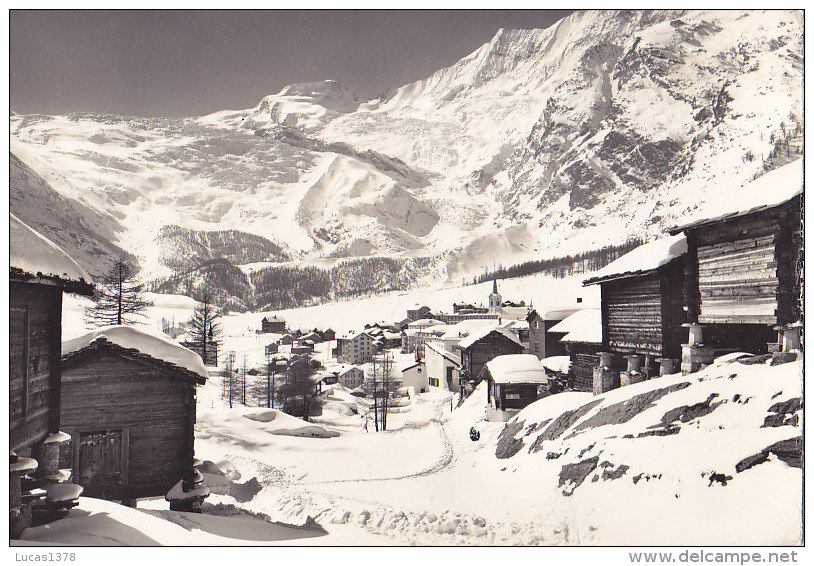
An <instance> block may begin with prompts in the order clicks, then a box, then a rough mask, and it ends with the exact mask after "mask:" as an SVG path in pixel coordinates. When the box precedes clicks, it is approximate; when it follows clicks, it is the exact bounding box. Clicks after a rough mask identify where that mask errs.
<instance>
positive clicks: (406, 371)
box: [401, 362, 429, 393]
mask: <svg viewBox="0 0 814 566" xmlns="http://www.w3.org/2000/svg"><path fill="white" fill-rule="evenodd" d="M401 382H402V384H403V387H412V388H414V389H415V392H416V393H424V392H426V391H427V389H428V388H429V382H428V381H427V368H426V367H425V366H424V363H423V362H415V363H413V364H410V365H408V366H407V367H405V368H402V369H401Z"/></svg>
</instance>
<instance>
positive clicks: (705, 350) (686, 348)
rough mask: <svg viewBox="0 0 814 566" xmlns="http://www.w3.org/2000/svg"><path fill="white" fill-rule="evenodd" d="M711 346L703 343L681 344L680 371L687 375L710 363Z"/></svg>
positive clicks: (711, 355)
mask: <svg viewBox="0 0 814 566" xmlns="http://www.w3.org/2000/svg"><path fill="white" fill-rule="evenodd" d="M712 357H713V351H712V346H705V345H704V344H682V345H681V373H682V375H687V374H690V373H695V372H697V371H698V370H700V369H701V368H703V367H704V366H708V365H709V364H711V363H712Z"/></svg>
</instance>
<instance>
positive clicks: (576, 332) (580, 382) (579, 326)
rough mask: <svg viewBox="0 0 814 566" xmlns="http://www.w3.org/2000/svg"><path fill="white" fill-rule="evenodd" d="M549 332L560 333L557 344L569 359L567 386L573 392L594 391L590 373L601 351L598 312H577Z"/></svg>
mask: <svg viewBox="0 0 814 566" xmlns="http://www.w3.org/2000/svg"><path fill="white" fill-rule="evenodd" d="M551 332H554V333H562V334H563V337H562V339H561V340H560V341H561V342H562V343H563V344H565V349H566V351H567V352H568V356H569V357H570V358H571V366H570V369H569V375H568V377H569V379H568V386H569V387H570V388H571V389H573V390H575V391H593V379H594V373H593V372H594V368H595V367H596V366H598V365H599V351H600V350H601V349H602V312H601V310H600V309H582V310H579V311H577V312H575V313H574V314H572V315H570V316H567V317H566V318H564V319H563V320H562V321H561V322H559V323H558V324H556V325H554V326H552V327H551Z"/></svg>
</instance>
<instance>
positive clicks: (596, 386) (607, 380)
mask: <svg viewBox="0 0 814 566" xmlns="http://www.w3.org/2000/svg"><path fill="white" fill-rule="evenodd" d="M617 387H619V372H616V371H613V370H612V369H610V368H608V367H604V366H600V367H598V368H594V383H593V391H594V395H601V394H602V393H605V392H606V391H610V390H611V389H616V388H617Z"/></svg>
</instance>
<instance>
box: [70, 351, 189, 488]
mask: <svg viewBox="0 0 814 566" xmlns="http://www.w3.org/2000/svg"><path fill="white" fill-rule="evenodd" d="M193 395H194V387H193V386H192V385H190V384H187V383H183V382H181V381H179V380H177V379H173V378H172V376H171V375H170V374H168V373H166V372H159V371H157V370H156V369H155V368H151V367H149V366H146V365H144V364H142V363H139V362H136V361H133V360H127V359H123V358H121V357H119V356H115V355H112V354H110V353H104V352H100V353H98V355H94V356H93V358H92V359H90V360H80V361H76V362H74V363H72V364H70V365H67V366H66V367H64V368H63V374H62V427H63V429H65V430H80V431H86V432H93V431H102V430H112V429H119V428H123V427H129V430H130V445H129V451H130V452H129V470H128V477H129V485H128V486H126V488H125V489H124V491H123V493H124V497H125V498H138V497H151V496H160V495H164V494H166V492H167V491H168V490H169V489H170V487H172V486H173V485H174V484H175V483H176V482H177V481H178V480H179V479H180V478H181V474H182V472H183V471H184V469H186V468H187V467H189V466H190V465H191V463H192V462H191V460H190V459H191V445H192V444H191V443H192V442H194V438H191V437H192V434H193V430H192V425H191V423H194V418H195V413H194V409H195V407H194V404H192V402H191V400H192V398H193ZM188 437H190V438H188Z"/></svg>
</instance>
